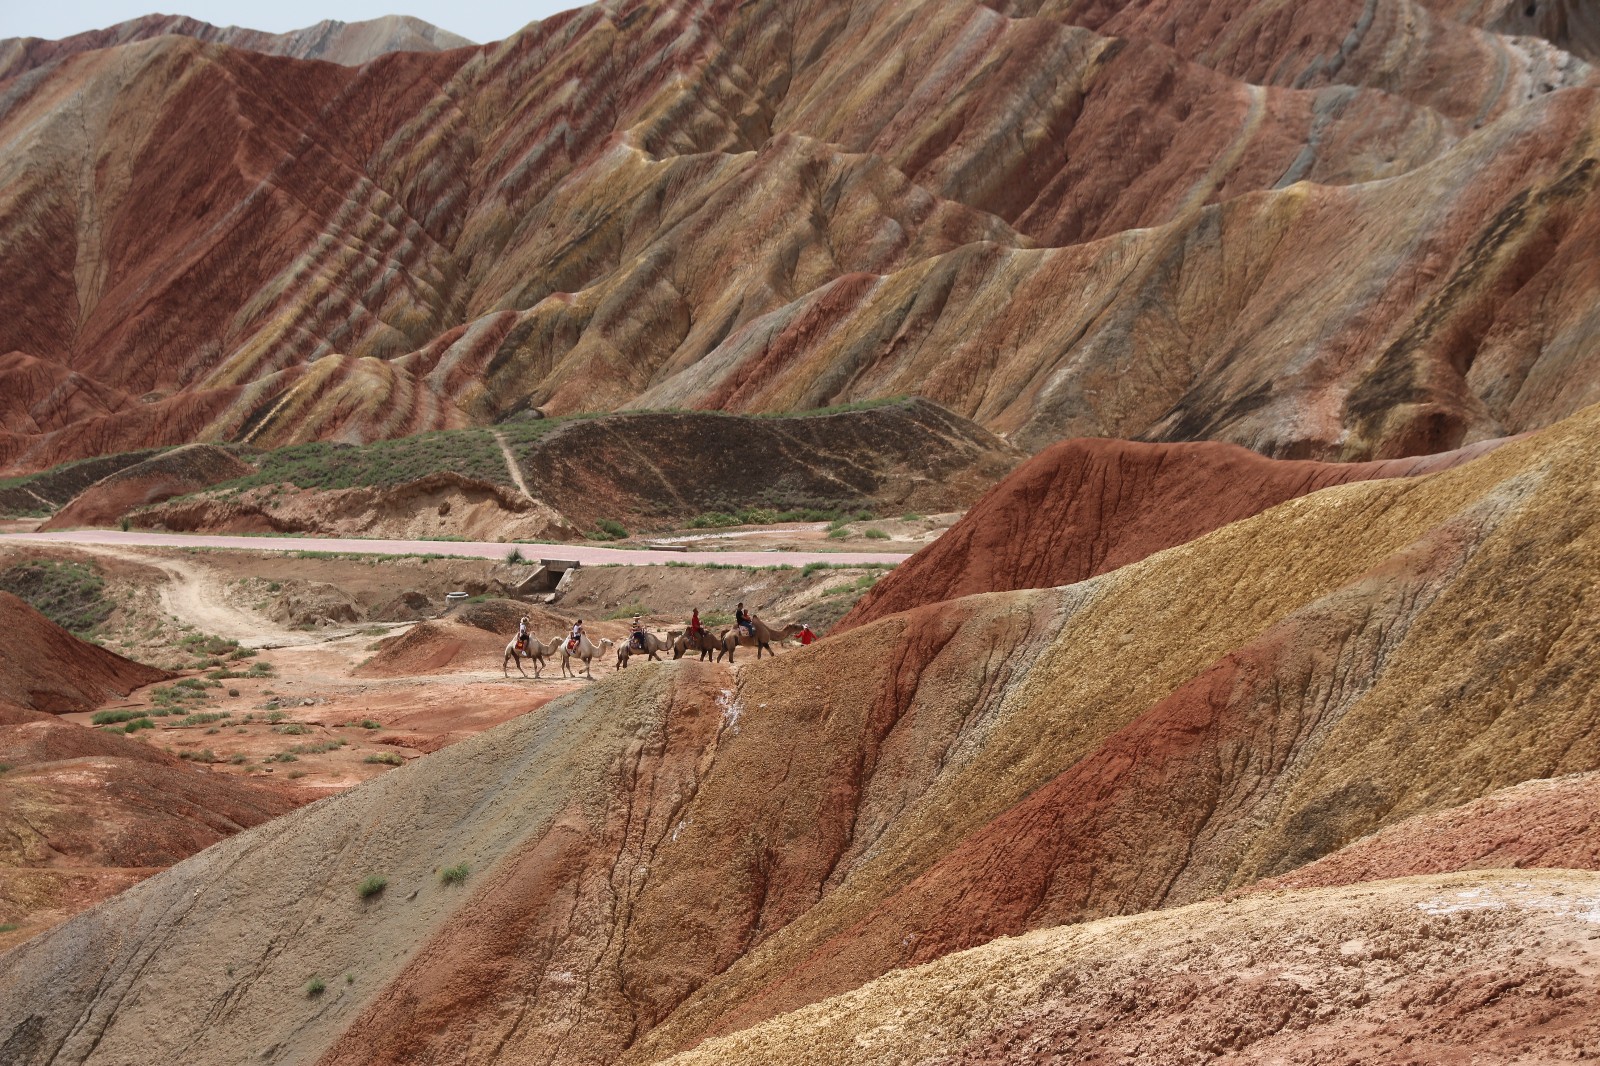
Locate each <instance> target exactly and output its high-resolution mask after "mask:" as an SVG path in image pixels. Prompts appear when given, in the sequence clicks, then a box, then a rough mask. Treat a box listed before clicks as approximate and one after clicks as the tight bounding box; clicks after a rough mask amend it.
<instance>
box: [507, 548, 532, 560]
mask: <svg viewBox="0 0 1600 1066" xmlns="http://www.w3.org/2000/svg"><path fill="white" fill-rule="evenodd" d="M527 561H528V560H527V559H526V558H524V557H523V554H522V549H521V548H512V549H511V550H510V551H508V552H506V562H508V563H512V564H516V563H525V562H527Z"/></svg>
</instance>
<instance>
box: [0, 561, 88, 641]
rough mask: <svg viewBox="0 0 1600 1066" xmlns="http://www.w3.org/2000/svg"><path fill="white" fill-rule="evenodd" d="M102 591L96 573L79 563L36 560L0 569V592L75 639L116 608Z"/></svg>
mask: <svg viewBox="0 0 1600 1066" xmlns="http://www.w3.org/2000/svg"><path fill="white" fill-rule="evenodd" d="M105 589H106V582H105V579H104V578H103V577H101V576H100V573H99V571H97V570H95V569H94V568H93V567H89V566H85V565H83V564H82V563H60V562H54V561H51V560H49V559H37V560H32V561H29V562H25V563H18V564H17V565H15V566H10V567H7V568H6V569H4V570H0V590H3V591H5V592H9V593H11V594H12V595H14V596H16V597H18V598H19V599H23V600H26V601H28V603H29V604H31V605H32V606H33V608H34V610H36V611H38V612H39V613H40V614H42V615H44V616H45V617H46V618H48V619H50V621H52V622H54V623H55V624H56V625H58V626H60V627H61V628H62V629H65V630H67V631H68V632H69V633H72V634H74V635H75V636H79V637H90V636H93V635H94V634H95V632H96V631H97V630H99V628H100V627H101V626H102V625H104V624H105V621H106V619H108V618H110V617H111V612H112V611H113V610H115V609H116V604H115V602H113V601H112V600H111V598H110V597H108V596H107V595H106V594H105Z"/></svg>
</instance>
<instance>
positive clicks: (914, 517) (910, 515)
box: [900, 511, 922, 522]
mask: <svg viewBox="0 0 1600 1066" xmlns="http://www.w3.org/2000/svg"><path fill="white" fill-rule="evenodd" d="M900 521H902V522H920V521H922V516H921V515H919V514H917V513H916V512H915V511H908V512H907V513H905V514H903V515H901V516H900Z"/></svg>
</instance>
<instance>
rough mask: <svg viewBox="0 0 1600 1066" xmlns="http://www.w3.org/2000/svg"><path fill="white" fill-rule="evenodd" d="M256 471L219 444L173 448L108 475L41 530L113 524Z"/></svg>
mask: <svg viewBox="0 0 1600 1066" xmlns="http://www.w3.org/2000/svg"><path fill="white" fill-rule="evenodd" d="M254 472H255V467H253V466H251V465H250V464H248V463H246V462H244V461H243V460H241V459H239V458H238V457H237V456H235V455H233V454H232V453H231V452H228V451H226V450H225V449H222V448H219V447H217V446H216V445H214V444H191V445H188V446H186V447H182V448H174V449H172V450H171V451H167V452H163V453H161V454H160V455H157V456H153V457H151V458H149V459H146V460H144V461H142V462H138V463H134V464H133V465H131V466H126V467H123V468H122V469H120V470H117V471H116V472H115V473H112V474H108V475H107V476H105V477H104V478H101V479H100V480H99V481H96V482H95V483H94V484H93V485H90V486H89V487H88V488H87V489H85V490H84V491H83V492H81V493H79V494H78V495H77V496H75V497H73V498H72V501H71V502H70V503H68V504H67V505H66V506H65V507H63V508H62V509H61V510H60V511H57V512H56V513H55V514H54V515H53V516H52V517H51V519H50V521H48V522H46V523H45V524H44V525H43V526H41V527H40V528H41V529H73V528H77V527H80V526H110V525H115V524H116V522H117V520H118V519H120V518H123V517H124V516H126V515H127V514H128V513H129V512H131V511H134V510H137V509H139V508H141V507H147V506H149V505H151V504H155V503H160V502H162V501H164V500H170V499H172V498H173V497H174V496H186V495H188V494H190V493H193V492H199V491H200V490H201V489H206V488H210V487H211V486H212V485H216V484H219V483H220V482H223V481H231V480H232V479H234V478H239V477H244V476H245V475H246V474H251V473H254Z"/></svg>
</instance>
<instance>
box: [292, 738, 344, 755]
mask: <svg viewBox="0 0 1600 1066" xmlns="http://www.w3.org/2000/svg"><path fill="white" fill-rule="evenodd" d="M346 743H347V741H346V740H345V739H344V738H343V737H339V738H337V739H335V740H318V741H315V742H314V743H311V744H296V745H295V746H294V747H292V748H290V749H289V750H290V751H292V752H293V753H294V754H296V755H321V754H323V753H324V752H329V751H338V750H339V749H340V748H342V747H344V746H345V744H346Z"/></svg>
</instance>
